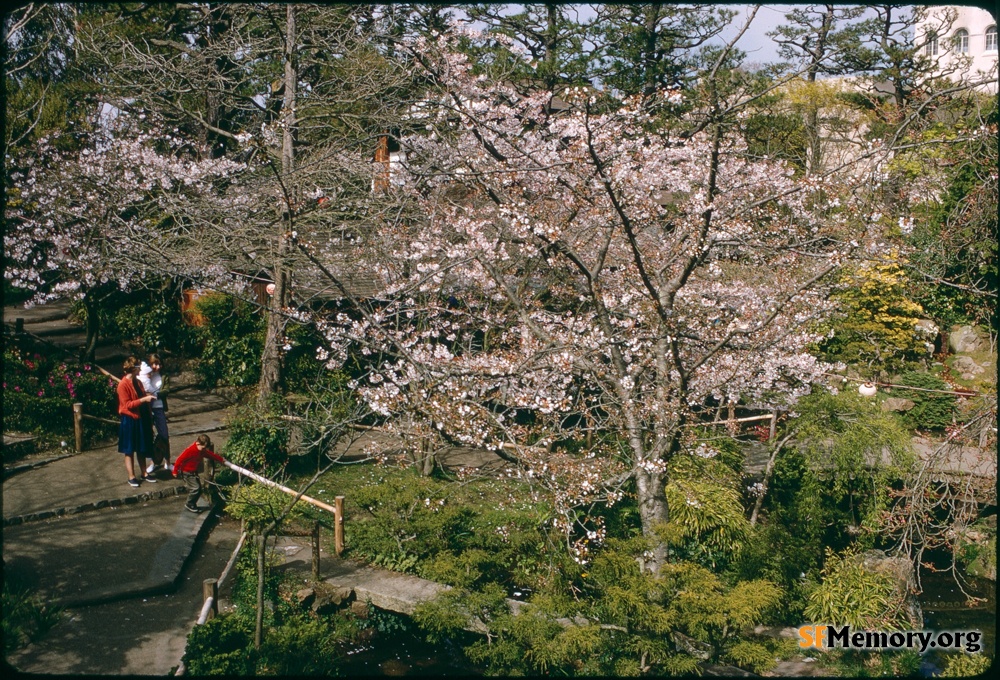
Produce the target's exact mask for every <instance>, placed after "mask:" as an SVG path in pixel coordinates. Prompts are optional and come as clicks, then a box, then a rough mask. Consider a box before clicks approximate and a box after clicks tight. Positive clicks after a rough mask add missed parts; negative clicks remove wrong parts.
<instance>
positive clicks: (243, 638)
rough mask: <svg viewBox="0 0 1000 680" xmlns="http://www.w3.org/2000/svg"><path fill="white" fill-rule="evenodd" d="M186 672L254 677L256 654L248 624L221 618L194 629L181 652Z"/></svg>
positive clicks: (228, 617)
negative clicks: (185, 647)
mask: <svg viewBox="0 0 1000 680" xmlns="http://www.w3.org/2000/svg"><path fill="white" fill-rule="evenodd" d="M183 660H184V665H185V667H186V668H187V673H188V674H189V675H193V676H199V675H229V676H233V677H244V676H248V675H249V676H252V675H254V671H255V669H256V654H255V653H254V648H253V627H252V624H251V622H250V621H248V620H245V619H241V618H239V617H236V616H222V617H219V618H216V619H212V620H211V621H208V622H206V623H205V624H204V625H202V626H195V627H194V629H193V630H192V631H191V634H190V635H188V640H187V649H186V650H185V651H184V659H183Z"/></svg>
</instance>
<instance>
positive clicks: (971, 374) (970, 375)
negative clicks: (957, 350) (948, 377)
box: [951, 357, 986, 380]
mask: <svg viewBox="0 0 1000 680" xmlns="http://www.w3.org/2000/svg"><path fill="white" fill-rule="evenodd" d="M951 367H952V368H953V369H955V370H956V371H958V372H959V373H960V374H961V376H962V380H973V379H975V378H976V376H978V375H979V374H980V373H982V372H983V371H985V370H986V369H985V368H983V367H982V366H980V365H979V364H977V363H976V362H975V361H974V360H973V359H972V358H971V357H955V359H954V360H953V361H952V362H951Z"/></svg>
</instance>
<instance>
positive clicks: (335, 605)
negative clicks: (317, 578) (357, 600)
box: [311, 586, 354, 615]
mask: <svg viewBox="0 0 1000 680" xmlns="http://www.w3.org/2000/svg"><path fill="white" fill-rule="evenodd" d="M353 598H354V589H353V588H348V587H346V586H334V587H329V588H324V589H323V591H322V592H321V593H320V594H318V595H317V596H316V599H315V601H314V602H313V603H312V607H311V609H312V610H313V611H314V612H316V613H317V614H321V615H325V614H332V613H333V612H334V611H336V610H337V609H340V608H341V607H342V606H346V605H348V604H350V603H351V600H352V599H353Z"/></svg>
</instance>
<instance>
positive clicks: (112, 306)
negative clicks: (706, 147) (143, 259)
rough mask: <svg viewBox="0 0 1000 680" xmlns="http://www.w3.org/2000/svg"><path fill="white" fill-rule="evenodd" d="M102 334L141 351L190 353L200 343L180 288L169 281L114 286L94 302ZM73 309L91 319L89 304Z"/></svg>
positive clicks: (80, 304)
mask: <svg viewBox="0 0 1000 680" xmlns="http://www.w3.org/2000/svg"><path fill="white" fill-rule="evenodd" d="M91 307H92V308H93V310H94V313H95V314H97V316H98V323H99V325H100V334H101V336H102V337H105V338H111V339H114V340H117V341H118V342H120V343H122V344H123V345H125V346H127V347H132V348H135V351H136V352H138V353H141V354H145V353H147V352H163V351H168V352H178V353H189V352H191V351H192V350H193V349H194V348H195V346H196V340H197V339H196V334H195V329H194V328H192V327H191V326H189V325H188V324H187V323H185V322H184V319H183V317H182V315H181V305H180V290H179V289H178V287H177V286H176V285H171V284H170V283H169V282H167V283H165V284H164V285H160V286H156V285H155V282H154V285H152V286H150V287H147V288H142V289H138V290H132V291H127V292H126V291H121V290H112V291H109V292H107V293H106V294H104V295H103V296H101V297H100V298H99V299H97V300H96V301H94V302H92V303H91ZM73 313H74V314H75V315H76V316H77V317H78V318H79V319H80V320H81V321H86V319H87V313H88V312H87V308H86V307H85V306H84V305H83V304H82V303H79V302H78V303H76V304H75V305H74V307H73Z"/></svg>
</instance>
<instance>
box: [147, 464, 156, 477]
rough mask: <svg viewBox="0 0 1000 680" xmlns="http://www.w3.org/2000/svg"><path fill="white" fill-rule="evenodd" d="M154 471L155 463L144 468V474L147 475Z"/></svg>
mask: <svg viewBox="0 0 1000 680" xmlns="http://www.w3.org/2000/svg"><path fill="white" fill-rule="evenodd" d="M154 470H156V463H150V464H149V467H147V468H146V474H147V475H148V474H150V473H152V472H153V471H154Z"/></svg>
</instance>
